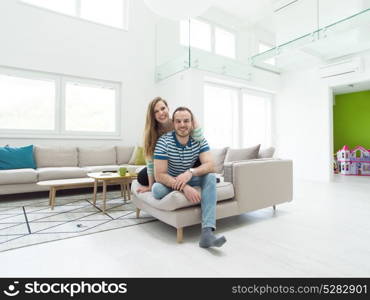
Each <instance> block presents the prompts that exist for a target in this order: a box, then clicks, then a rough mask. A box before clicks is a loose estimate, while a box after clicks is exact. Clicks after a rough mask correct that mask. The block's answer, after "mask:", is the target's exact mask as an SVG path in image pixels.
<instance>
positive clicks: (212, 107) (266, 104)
mask: <svg viewBox="0 0 370 300" xmlns="http://www.w3.org/2000/svg"><path fill="white" fill-rule="evenodd" d="M271 98H272V96H271V95H270V94H267V93H260V92H256V91H252V90H246V89H241V88H234V87H227V86H222V85H216V84H213V83H206V84H205V86H204V131H205V136H206V137H207V140H208V141H209V143H210V145H211V147H213V148H221V147H227V146H228V147H233V148H240V147H249V146H254V145H256V144H262V147H267V146H270V145H271Z"/></svg>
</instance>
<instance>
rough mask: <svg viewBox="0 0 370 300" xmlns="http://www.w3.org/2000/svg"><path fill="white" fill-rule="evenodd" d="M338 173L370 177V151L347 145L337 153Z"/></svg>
mask: <svg viewBox="0 0 370 300" xmlns="http://www.w3.org/2000/svg"><path fill="white" fill-rule="evenodd" d="M337 168H338V173H339V174H343V175H357V176H370V149H369V150H367V149H365V148H364V147H362V146H356V147H355V148H353V149H352V150H350V149H349V147H348V146H347V145H345V146H344V147H343V148H342V149H340V150H339V151H338V152H337Z"/></svg>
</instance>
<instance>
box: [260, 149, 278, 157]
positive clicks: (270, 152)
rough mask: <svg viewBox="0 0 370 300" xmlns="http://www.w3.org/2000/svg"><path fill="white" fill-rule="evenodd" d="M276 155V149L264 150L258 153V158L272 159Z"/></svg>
mask: <svg viewBox="0 0 370 300" xmlns="http://www.w3.org/2000/svg"><path fill="white" fill-rule="evenodd" d="M274 153H275V148H274V147H269V148H265V149H262V150H260V151H259V152H258V158H272V157H273V156H274Z"/></svg>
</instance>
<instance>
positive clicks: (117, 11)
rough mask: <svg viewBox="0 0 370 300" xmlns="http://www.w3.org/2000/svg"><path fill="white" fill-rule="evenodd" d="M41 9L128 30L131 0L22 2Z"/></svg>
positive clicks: (28, 0)
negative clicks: (129, 3)
mask: <svg viewBox="0 0 370 300" xmlns="http://www.w3.org/2000/svg"><path fill="white" fill-rule="evenodd" d="M20 1H21V2H24V3H28V4H32V5H35V6H38V7H41V8H46V9H49V10H52V11H56V12H59V13H63V14H67V15H71V16H74V17H77V18H80V19H84V20H89V21H92V22H96V23H99V24H104V25H108V26H112V27H116V28H121V29H127V23H128V22H127V21H128V1H129V0H20Z"/></svg>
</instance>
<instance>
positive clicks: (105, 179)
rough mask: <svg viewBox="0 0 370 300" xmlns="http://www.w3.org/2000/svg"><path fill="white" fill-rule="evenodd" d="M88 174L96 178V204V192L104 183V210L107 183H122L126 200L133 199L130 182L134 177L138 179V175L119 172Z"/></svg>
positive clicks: (94, 200)
mask: <svg viewBox="0 0 370 300" xmlns="http://www.w3.org/2000/svg"><path fill="white" fill-rule="evenodd" d="M87 176H89V177H90V178H93V179H94V198H93V202H94V205H96V194H97V191H98V184H99V183H103V212H105V209H106V202H107V185H112V184H120V185H121V195H122V197H123V199H124V201H125V202H126V201H127V200H131V191H130V184H131V183H132V180H133V179H136V178H137V176H136V175H126V176H120V175H119V174H118V173H102V172H97V173H88V174H87Z"/></svg>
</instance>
